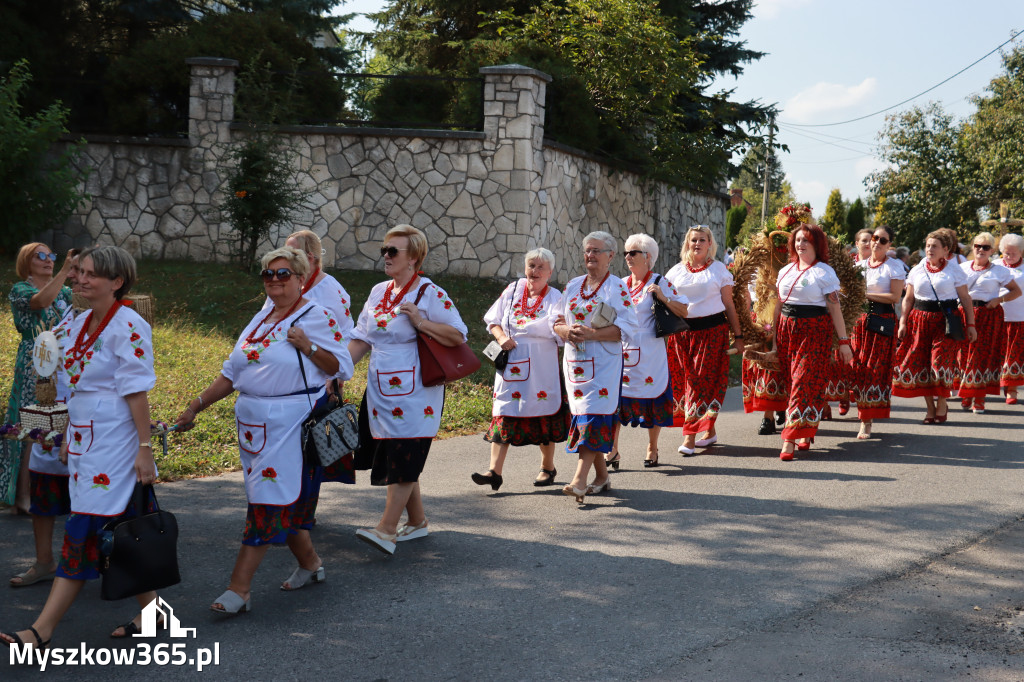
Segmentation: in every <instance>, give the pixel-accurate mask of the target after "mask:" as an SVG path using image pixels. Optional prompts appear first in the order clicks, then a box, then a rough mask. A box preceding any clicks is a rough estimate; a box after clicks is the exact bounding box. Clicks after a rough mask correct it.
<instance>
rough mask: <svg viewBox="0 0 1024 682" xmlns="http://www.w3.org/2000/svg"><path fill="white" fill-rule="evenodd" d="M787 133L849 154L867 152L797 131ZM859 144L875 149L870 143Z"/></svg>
mask: <svg viewBox="0 0 1024 682" xmlns="http://www.w3.org/2000/svg"><path fill="white" fill-rule="evenodd" d="M786 132H787V133H788V134H790V135H799V136H800V137H806V138H807V139H808V140H814V141H815V142H820V143H821V144H827V145H830V146H832V147H837V148H839V149H845V150H846V151H848V152H854V153H857V154H865V153H866V152H864V150H863V149H853V148H851V147H844V146H843V145H841V144H836V143H835V142H829V141H828V140H822V139H819V138H817V137H813V136H811V135H808V134H807V133H802V132H800V131H797V130H787V131H786ZM858 144H863V145H869V146H871V147H874V145H871V144H869V143H868V142H859V143H858Z"/></svg>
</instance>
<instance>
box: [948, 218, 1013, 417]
mask: <svg viewBox="0 0 1024 682" xmlns="http://www.w3.org/2000/svg"><path fill="white" fill-rule="evenodd" d="M995 247H996V238H995V237H993V236H992V234H991V233H989V232H982V233H981V234H979V235H978V236H977V237H975V238H974V242H973V243H972V246H971V248H972V249H973V250H974V260H970V261H967V262H966V263H961V264H960V269H961V270H963V271H964V274H965V275H967V294H968V296H969V297H970V299H971V303H972V305H973V308H974V322H975V325H976V328H977V330H978V340H977V341H975V342H974V343H967V344H961V346H960V390H959V395H960V405H961V407H963V409H965V410H969V409H970V408H971V401H972V400H973V401H974V413H975V414H984V412H985V396H986V395H999V390H1000V389H999V383H1000V378H1001V375H1002V369H1003V359H1004V356H1005V351H1006V332H1005V330H1004V329H1003V319H1004V313H1003V305H1002V304H1003V303H1004V302H1007V301H1013V300H1014V299H1016V298H1019V297H1020V294H1021V290H1020V286H1019V285H1018V284H1017V282H1016V280H1014V277H1013V273H1012V272H1010V269H1009V268H1006V267H1003V266H1002V265H999V264H997V263H994V262H992V260H991V256H992V252H993V251H994V250H995ZM1002 289H1006V294H1001V293H999V292H1000V290H1002Z"/></svg>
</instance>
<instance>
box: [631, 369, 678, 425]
mask: <svg viewBox="0 0 1024 682" xmlns="http://www.w3.org/2000/svg"><path fill="white" fill-rule="evenodd" d="M674 406H675V401H673V400H672V382H671V381H669V382H667V383H666V385H665V390H664V391H662V392H661V395H659V396H658V397H657V398H626V397H624V396H620V397H619V423H621V424H622V425H623V426H632V427H634V428H636V427H637V426H639V427H640V428H643V429H649V428H652V427H654V426H672V409H673V407H674Z"/></svg>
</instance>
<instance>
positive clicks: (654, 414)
mask: <svg viewBox="0 0 1024 682" xmlns="http://www.w3.org/2000/svg"><path fill="white" fill-rule="evenodd" d="M625 250H626V266H627V267H628V268H629V277H627V278H626V286H627V287H628V288H629V296H630V300H631V301H632V302H633V310H634V311H635V312H636V320H637V329H638V331H637V341H636V343H633V344H627V343H624V344H623V345H622V366H623V371H622V396H621V397H620V398H619V422H620V423H621V425H622V426H632V427H637V426H639V427H642V428H644V429H647V440H648V442H647V456H646V458H645V459H644V467H646V468H648V469H649V468H652V467H656V466H658V436H659V435H661V429H662V427H664V426H672V407H673V405H674V403H673V401H672V382H671V381H669V376H668V354H667V352H666V351H665V339H664V338H658V337H657V336H655V333H654V331H655V330H654V310H653V308H652V306H653V305H654V301H655V299H657V300H658V301H660V302H661V303H663V304H665V306H666V307H668V309H669V310H670V311H671V312H672V313H673V314H675V315H676V316H677V317H686V313H687V305H686V304H687V299H686V297H685V296H683V295H682V294H680V293H679V292H677V291H676V288H675V287H674V286H672V283H671V282H669V281H668V280H667V279H666V278H664V277H662V276H661V275H659V274H656V273H654V272H653V271H652V270H651V268H652V267H653V265H654V263H655V262H656V261H657V260H658V244H657V242H655V241H654V240H653V239H651V237H649V236H648V235H646V234H634V235H631V236H629V237H627V238H626V245H625ZM605 461H606V462H607V464H608V465H609V466H611V467H612V468H614V469H618V468H619V425H618V424H617V425H616V426H615V444H614V449H613V451H612V455H611V456H610V457H607V458H606V460H605Z"/></svg>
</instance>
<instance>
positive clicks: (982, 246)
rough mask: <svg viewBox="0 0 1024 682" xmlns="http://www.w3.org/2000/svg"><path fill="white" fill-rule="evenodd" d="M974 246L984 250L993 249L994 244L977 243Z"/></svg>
mask: <svg viewBox="0 0 1024 682" xmlns="http://www.w3.org/2000/svg"><path fill="white" fill-rule="evenodd" d="M974 248H976V249H981V250H982V251H991V250H992V245H991V244H975V245H974Z"/></svg>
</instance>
